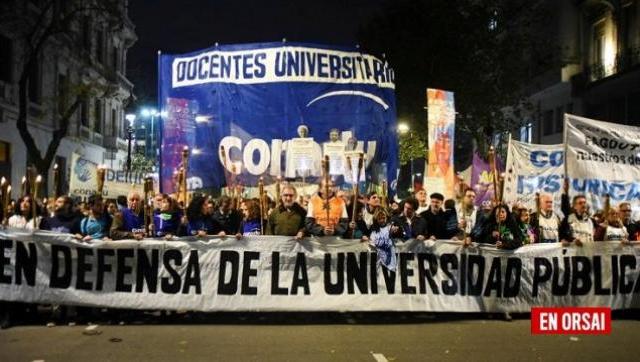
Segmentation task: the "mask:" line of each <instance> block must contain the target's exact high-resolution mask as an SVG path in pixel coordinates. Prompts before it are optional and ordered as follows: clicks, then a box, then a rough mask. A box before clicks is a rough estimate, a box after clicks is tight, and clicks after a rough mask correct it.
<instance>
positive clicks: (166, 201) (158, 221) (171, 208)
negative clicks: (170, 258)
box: [153, 194, 182, 239]
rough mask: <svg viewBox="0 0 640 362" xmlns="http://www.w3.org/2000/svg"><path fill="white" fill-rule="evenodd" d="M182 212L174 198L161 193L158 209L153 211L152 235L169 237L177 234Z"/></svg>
mask: <svg viewBox="0 0 640 362" xmlns="http://www.w3.org/2000/svg"><path fill="white" fill-rule="evenodd" d="M181 219H182V212H180V209H179V207H178V203H177V202H176V200H174V199H173V198H171V196H169V195H167V194H162V200H161V201H160V209H159V210H155V211H154V212H153V236H154V237H161V236H162V237H165V238H166V239H171V238H172V237H173V236H174V235H177V234H178V229H179V228H180V222H181Z"/></svg>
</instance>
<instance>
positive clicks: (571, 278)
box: [0, 230, 640, 312]
mask: <svg viewBox="0 0 640 362" xmlns="http://www.w3.org/2000/svg"><path fill="white" fill-rule="evenodd" d="M639 251H640V248H639V247H636V246H622V245H620V244H618V243H596V244H595V245H586V246H584V247H570V248H562V247H561V246H560V245H559V244H534V245H529V246H525V247H522V248H520V249H518V250H515V251H503V250H497V249H495V248H493V247H491V246H482V247H481V246H472V247H470V248H468V249H464V248H462V247H461V245H460V244H457V243H455V242H446V241H433V240H428V241H426V242H420V241H416V240H411V241H407V242H404V243H398V248H397V252H398V258H397V260H398V265H397V272H389V271H388V270H387V269H386V268H384V267H379V266H377V262H376V258H377V257H376V254H375V253H372V252H371V251H370V250H369V248H368V246H367V244H364V243H360V242H358V241H355V240H341V239H335V238H329V239H322V240H320V239H306V240H303V241H301V242H296V241H295V240H292V239H289V238H288V237H278V236H256V237H247V238H244V239H242V240H236V239H235V238H226V239H210V240H206V241H203V240H200V241H196V240H195V239H180V240H176V241H170V242H166V241H163V240H141V241H135V240H126V241H100V242H95V243H92V244H86V243H80V242H77V241H74V240H73V239H72V238H71V236H70V235H61V234H55V233H50V232H37V233H35V234H31V233H29V232H24V231H16V230H2V231H0V299H1V300H9V301H23V302H36V303H56V304H75V305H85V306H100V307H114V308H135V309H183V310H184V309H187V310H197V311H302V310H305V311H458V312H481V311H487V312H498V311H512V312H528V311H529V310H530V307H531V306H607V307H612V308H614V309H622V308H631V307H635V308H637V307H640V298H638V295H639V294H640V283H639V281H638V277H639V276H640V272H639V270H640V263H639V262H638V261H639V260H638V259H639V254H640V253H639Z"/></svg>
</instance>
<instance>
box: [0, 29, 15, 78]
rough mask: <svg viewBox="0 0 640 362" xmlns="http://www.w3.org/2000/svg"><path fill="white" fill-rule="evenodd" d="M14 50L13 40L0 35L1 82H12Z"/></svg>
mask: <svg viewBox="0 0 640 362" xmlns="http://www.w3.org/2000/svg"><path fill="white" fill-rule="evenodd" d="M12 67H13V49H12V43H11V39H9V38H7V37H5V36H2V35H0V81H3V82H7V83H11V82H12V78H13V77H12V76H11V75H12Z"/></svg>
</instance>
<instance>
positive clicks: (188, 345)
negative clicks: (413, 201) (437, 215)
mask: <svg viewBox="0 0 640 362" xmlns="http://www.w3.org/2000/svg"><path fill="white" fill-rule="evenodd" d="M495 317H499V316H495ZM104 323H106V321H105V322H104ZM639 334H640V321H639V320H637V317H636V316H635V315H634V316H631V317H629V316H625V317H624V318H623V319H616V320H614V321H613V326H612V333H611V335H608V336H586V335H577V336H568V335H561V336H532V335H531V332H530V322H529V319H528V316H527V315H521V316H517V317H516V319H514V321H512V322H506V321H503V320H501V319H499V318H498V319H489V318H488V317H487V316H486V315H481V314H421V313H415V314H407V313H348V314H347V313H345V314H340V313H224V314H208V315H191V316H186V315H178V316H175V317H172V318H170V319H163V320H159V318H154V319H152V320H151V321H149V320H146V321H129V322H127V323H126V324H124V325H119V323H118V322H114V324H113V325H105V324H100V322H98V324H97V326H95V327H93V326H91V327H89V326H87V325H86V324H85V325H75V326H69V325H67V324H63V325H57V326H53V327H47V326H45V325H42V324H34V325H30V326H18V327H13V328H10V329H6V330H2V331H0V361H3V362H5V361H47V362H48V361H87V360H91V361H139V360H143V361H146V360H154V361H180V360H193V361H374V362H375V361H427V360H428V361H616V362H619V361H637V360H639V359H640V358H639V357H638V355H639V354H640V343H638V342H637V340H638V335H639Z"/></svg>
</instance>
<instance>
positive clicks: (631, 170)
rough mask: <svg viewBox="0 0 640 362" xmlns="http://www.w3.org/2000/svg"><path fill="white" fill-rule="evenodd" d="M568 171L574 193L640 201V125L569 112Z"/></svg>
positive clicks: (615, 200)
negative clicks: (602, 119)
mask: <svg viewBox="0 0 640 362" xmlns="http://www.w3.org/2000/svg"><path fill="white" fill-rule="evenodd" d="M564 139H565V144H566V148H567V149H566V152H567V157H566V162H567V173H568V175H569V177H571V179H572V185H571V186H572V187H571V190H570V192H571V193H572V194H576V193H580V194H585V195H587V196H588V197H591V200H590V201H591V203H592V205H594V206H595V207H596V208H599V207H600V203H599V200H598V199H599V198H600V197H602V196H604V195H605V194H609V195H610V196H611V201H612V203H613V204H616V203H618V202H621V201H629V202H632V203H638V201H640V182H639V181H640V127H632V126H626V125H621V124H617V123H607V122H601V121H595V120H592V119H588V118H583V117H578V116H574V115H570V114H565V136H564Z"/></svg>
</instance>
